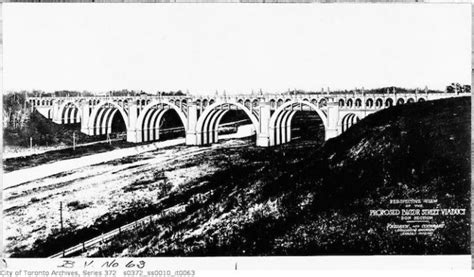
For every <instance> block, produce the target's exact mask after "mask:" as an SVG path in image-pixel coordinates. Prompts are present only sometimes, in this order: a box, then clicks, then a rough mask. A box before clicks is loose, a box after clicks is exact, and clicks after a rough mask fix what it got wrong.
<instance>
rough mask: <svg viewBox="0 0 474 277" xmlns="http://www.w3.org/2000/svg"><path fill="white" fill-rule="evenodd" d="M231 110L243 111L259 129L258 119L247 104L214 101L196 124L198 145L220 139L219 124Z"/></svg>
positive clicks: (254, 128) (254, 126)
mask: <svg viewBox="0 0 474 277" xmlns="http://www.w3.org/2000/svg"><path fill="white" fill-rule="evenodd" d="M231 110H234V111H243V112H244V113H245V115H246V117H247V118H248V119H249V120H250V121H251V122H252V125H253V130H255V131H256V130H257V129H258V126H259V124H258V120H257V118H256V116H255V115H254V114H253V113H252V111H251V110H250V109H249V108H247V107H246V106H245V104H240V103H238V102H236V103H214V104H212V105H210V106H209V107H208V108H207V109H206V110H204V112H203V113H202V115H201V116H200V117H199V119H198V121H197V124H196V136H197V144H198V145H207V144H212V143H216V142H218V141H219V134H218V130H219V125H220V122H221V120H222V119H223V118H224V116H225V115H226V114H227V113H228V112H229V111H231Z"/></svg>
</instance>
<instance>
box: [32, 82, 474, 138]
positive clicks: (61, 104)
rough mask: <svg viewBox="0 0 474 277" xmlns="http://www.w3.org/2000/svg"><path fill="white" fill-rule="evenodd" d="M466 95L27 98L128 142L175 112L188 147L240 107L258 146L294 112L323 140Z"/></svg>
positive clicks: (279, 133)
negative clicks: (365, 121) (406, 108)
mask: <svg viewBox="0 0 474 277" xmlns="http://www.w3.org/2000/svg"><path fill="white" fill-rule="evenodd" d="M468 94H470V93H459V92H456V93H447V92H438V93H430V92H428V90H427V89H425V90H424V91H418V90H417V91H415V92H410V93H397V92H396V91H394V90H392V91H387V93H377V94H376V93H365V92H363V91H362V92H360V91H359V92H348V93H328V92H326V93H324V92H321V93H312V94H296V95H291V94H263V93H260V94H252V95H250V94H247V95H230V96H226V95H221V96H219V95H214V96H192V95H185V96H161V95H153V96H150V95H141V96H93V97H29V98H28V99H27V101H28V103H29V104H30V106H31V107H32V108H34V109H36V110H38V111H39V112H40V113H41V114H42V115H44V116H45V117H47V118H49V119H51V120H53V122H55V123H57V124H71V123H80V124H81V132H83V133H85V134H88V135H91V136H94V135H104V134H108V133H111V132H112V121H113V119H114V117H115V116H120V117H122V119H123V121H124V122H125V127H126V133H127V141H129V142H135V143H140V142H148V141H156V140H158V139H159V135H160V121H161V120H162V118H163V115H164V114H165V113H166V112H167V111H169V110H174V111H176V113H177V114H178V115H179V118H180V119H181V122H182V124H183V126H184V129H185V132H186V144H187V145H208V144H212V143H216V142H217V141H218V139H219V137H218V132H217V130H218V126H219V122H220V120H221V119H222V117H223V116H224V114H225V113H226V112H227V111H229V110H241V111H243V112H245V114H246V115H247V117H248V118H249V119H250V120H251V122H252V125H253V131H254V133H255V135H256V137H257V139H256V143H257V145H258V146H262V147H267V146H274V145H279V144H282V143H286V142H289V141H290V140H291V139H292V137H291V121H292V118H293V116H294V115H295V113H296V112H298V111H312V112H314V113H317V115H318V116H319V117H320V118H321V121H322V122H323V124H324V131H325V132H324V133H325V140H328V139H330V138H333V137H335V136H338V135H339V134H341V133H342V132H344V131H346V130H347V129H348V128H349V127H351V126H352V125H353V124H355V123H357V122H358V121H359V120H360V119H362V118H364V117H366V116H367V115H369V114H372V113H374V112H377V111H379V110H382V109H386V108H389V107H391V106H394V105H403V104H409V103H414V102H422V101H430V100H435V99H441V98H448V97H460V96H464V95H468Z"/></svg>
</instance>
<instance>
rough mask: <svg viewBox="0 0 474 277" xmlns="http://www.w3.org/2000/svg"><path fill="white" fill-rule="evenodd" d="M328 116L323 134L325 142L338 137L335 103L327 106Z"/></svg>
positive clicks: (337, 118) (337, 106)
mask: <svg viewBox="0 0 474 277" xmlns="http://www.w3.org/2000/svg"><path fill="white" fill-rule="evenodd" d="M327 107H328V116H327V128H326V131H325V132H324V133H325V138H324V139H325V140H328V139H331V138H334V137H337V136H338V135H339V128H338V122H339V105H338V103H337V102H332V103H328V104H327Z"/></svg>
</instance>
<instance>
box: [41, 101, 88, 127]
mask: <svg viewBox="0 0 474 277" xmlns="http://www.w3.org/2000/svg"><path fill="white" fill-rule="evenodd" d="M48 116H49V115H48ZM59 116H60V121H61V124H76V123H79V122H81V117H82V116H81V113H80V110H79V107H78V106H77V105H76V104H75V103H73V102H67V103H65V104H63V105H61V107H60V108H59Z"/></svg>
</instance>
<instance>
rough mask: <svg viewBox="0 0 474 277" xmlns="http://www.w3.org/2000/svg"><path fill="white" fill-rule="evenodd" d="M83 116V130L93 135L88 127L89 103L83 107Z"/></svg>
mask: <svg viewBox="0 0 474 277" xmlns="http://www.w3.org/2000/svg"><path fill="white" fill-rule="evenodd" d="M81 109H82V112H81V114H82V117H81V132H82V133H84V134H86V135H91V133H90V129H89V127H88V124H89V117H90V114H89V112H90V107H89V104H87V103H86V104H83V105H82V107H81Z"/></svg>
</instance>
